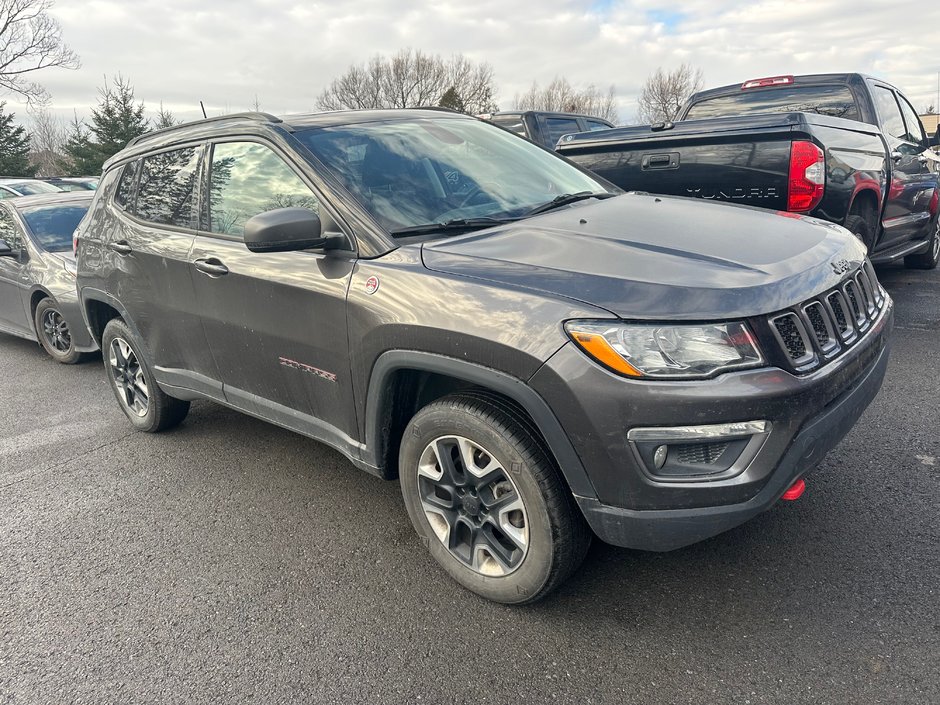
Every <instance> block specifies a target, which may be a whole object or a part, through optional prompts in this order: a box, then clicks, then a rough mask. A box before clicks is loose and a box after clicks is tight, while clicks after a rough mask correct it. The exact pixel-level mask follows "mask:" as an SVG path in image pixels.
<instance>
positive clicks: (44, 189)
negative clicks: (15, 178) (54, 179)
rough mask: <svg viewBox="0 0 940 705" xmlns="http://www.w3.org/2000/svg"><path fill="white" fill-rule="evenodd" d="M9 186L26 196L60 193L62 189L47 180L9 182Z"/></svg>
mask: <svg viewBox="0 0 940 705" xmlns="http://www.w3.org/2000/svg"><path fill="white" fill-rule="evenodd" d="M7 186H8V187H9V188H11V189H13V190H14V191H16V192H17V193H20V194H22V195H24V196H34V195H36V194H37V193H58V192H59V191H61V190H62V189H60V188H59V187H58V186H53V185H52V184H47V183H46V182H45V181H23V182H21V183H18V184H7Z"/></svg>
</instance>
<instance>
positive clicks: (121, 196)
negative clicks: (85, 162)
mask: <svg viewBox="0 0 940 705" xmlns="http://www.w3.org/2000/svg"><path fill="white" fill-rule="evenodd" d="M139 170H140V160H137V161H136V162H131V163H130V164H125V165H124V169H123V170H122V171H121V180H120V181H119V182H118V188H117V193H115V194H114V202H115V203H116V204H118V205H119V206H120V207H121V208H123V209H124V210H130V211H132V210H134V190H135V189H136V187H137V172H138V171H139ZM105 178H107V177H105Z"/></svg>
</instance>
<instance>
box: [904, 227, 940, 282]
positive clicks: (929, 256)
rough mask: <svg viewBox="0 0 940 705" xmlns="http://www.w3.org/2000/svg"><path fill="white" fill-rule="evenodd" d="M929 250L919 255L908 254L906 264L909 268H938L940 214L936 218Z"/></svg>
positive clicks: (939, 260)
mask: <svg viewBox="0 0 940 705" xmlns="http://www.w3.org/2000/svg"><path fill="white" fill-rule="evenodd" d="M928 242H929V244H928V245H927V251H926V252H921V253H920V254H919V255H908V256H907V257H905V258H904V266H905V267H907V268H908V269H936V267H937V263H938V262H940V216H938V217H936V218H934V222H933V227H932V229H931V235H930V240H929V241H928Z"/></svg>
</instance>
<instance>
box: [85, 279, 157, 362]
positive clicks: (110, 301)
mask: <svg viewBox="0 0 940 705" xmlns="http://www.w3.org/2000/svg"><path fill="white" fill-rule="evenodd" d="M79 296H80V298H81V308H82V318H84V319H85V327H86V328H88V333H89V334H90V335H91V338H92V340H94V341H95V343H97V344H98V345H99V346H100V345H101V340H99V339H98V337H97V336H95V335H94V331H93V329H92V326H91V320H89V318H88V302H89V301H99V302H101V303H103V304H107V305H108V306H110V307H111V308H113V309H114V310H115V311H117V312H118V315H120V317H121V320H122V321H124V323H126V324H127V326H128V327H129V328H130V329H131V332H133V334H134V337H135V338H136V341H135V342H136V343H137V344H138V345H141V346H142V347H143V348H144V350H145V351H146V353H147V355H148V357H149V356H150V349H149V348H148V346H147V343H146V341H145V340H144V337H143V336H142V335H141V334H140V330H138V328H137V325H136V324H135V323H134V319H132V318H131V317H130V315H129V314H128V313H127V309H126V308H124V306H123V305H122V304H121V302H120V301H118V300H117V299H116V298H114V297H113V296H111V295H110V294H109V293H108V292H106V291H101V289H93V288H91V287H84V288H82V289H81V290H80V291H79Z"/></svg>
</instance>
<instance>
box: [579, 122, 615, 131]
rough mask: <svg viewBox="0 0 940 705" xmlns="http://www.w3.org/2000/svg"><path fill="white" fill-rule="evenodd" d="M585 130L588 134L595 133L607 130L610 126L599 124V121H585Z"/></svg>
mask: <svg viewBox="0 0 940 705" xmlns="http://www.w3.org/2000/svg"><path fill="white" fill-rule="evenodd" d="M584 122H585V124H586V125H587V129H588V131H589V132H596V131H597V130H609V129H610V125H608V124H606V123H603V122H601V121H600V120H585V121H584Z"/></svg>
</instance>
